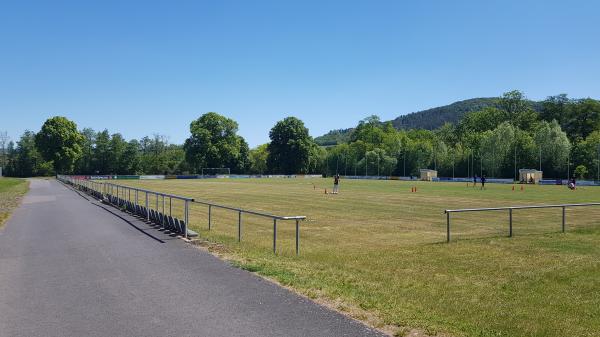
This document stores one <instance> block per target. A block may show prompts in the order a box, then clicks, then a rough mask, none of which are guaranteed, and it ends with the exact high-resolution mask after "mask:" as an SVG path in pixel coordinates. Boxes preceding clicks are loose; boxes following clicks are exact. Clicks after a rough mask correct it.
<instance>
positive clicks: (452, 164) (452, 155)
mask: <svg viewBox="0 0 600 337" xmlns="http://www.w3.org/2000/svg"><path fill="white" fill-rule="evenodd" d="M452 180H454V152H452Z"/></svg>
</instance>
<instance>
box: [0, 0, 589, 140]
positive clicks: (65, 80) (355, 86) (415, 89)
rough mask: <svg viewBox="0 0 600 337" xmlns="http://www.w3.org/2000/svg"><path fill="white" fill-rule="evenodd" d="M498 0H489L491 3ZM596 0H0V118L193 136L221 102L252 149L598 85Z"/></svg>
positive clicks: (1, 125) (5, 122)
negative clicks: (279, 139)
mask: <svg viewBox="0 0 600 337" xmlns="http://www.w3.org/2000/svg"><path fill="white" fill-rule="evenodd" d="M492 2H493V3H494V4H491V3H492ZM598 13H600V4H599V3H598V2H597V1H480V0H479V1H410V2H409V1H400V0H397V1H377V0H373V1H348V0H345V1H324V0H323V1H306V0H303V1H243V0H240V1H200V0H198V1H160V2H159V1H70V2H65V1H39V2H33V1H11V2H8V1H3V2H0V130H7V131H9V134H10V136H11V138H12V139H13V140H15V139H17V138H18V136H19V135H20V134H21V133H22V132H23V131H24V130H25V129H31V130H34V131H38V130H39V128H40V126H41V124H42V123H43V122H44V120H45V119H46V118H47V117H50V116H54V115H64V116H66V117H68V118H70V119H72V120H74V121H75V122H76V123H77V125H78V126H79V128H83V127H92V128H94V129H96V130H101V129H104V128H108V129H109V130H110V131H111V132H120V133H122V134H123V135H124V136H125V137H126V138H128V139H130V138H140V137H142V136H144V135H151V134H153V133H160V134H164V135H167V136H169V138H170V141H171V142H174V143H181V142H183V140H184V139H185V138H186V137H187V136H188V127H189V123H190V122H191V121H192V120H193V119H195V118H197V117H199V116H200V115H201V114H202V113H204V112H208V111H216V112H219V113H222V114H224V115H226V116H228V117H231V118H233V119H235V120H236V121H238V123H239V125H240V131H239V133H240V134H241V135H242V136H244V137H245V138H246V139H247V141H248V142H249V143H250V145H251V146H256V145H258V144H260V143H264V142H267V141H268V131H269V129H270V128H271V127H272V126H273V125H274V123H275V122H276V121H277V120H280V119H282V118H284V117H286V116H290V115H293V116H296V117H299V118H300V119H302V120H304V122H305V123H306V125H307V127H308V128H309V129H310V132H311V134H312V135H313V136H318V135H321V134H323V133H325V132H327V131H328V130H330V129H334V128H345V127H351V126H354V125H355V124H356V123H357V121H358V120H360V119H362V118H364V117H365V116H368V115H371V114H377V115H379V116H381V117H382V119H392V118H394V117H396V116H398V115H400V114H406V113H409V112H412V111H418V110H423V109H426V108H430V107H435V106H439V105H444V104H448V103H451V102H454V101H457V100H461V99H466V98H472V97H483V96H485V97H489V96H498V95H500V94H501V93H503V92H505V91H508V90H511V89H520V90H523V91H524V92H525V94H526V95H527V96H528V97H529V98H532V99H543V98H545V97H546V96H548V95H554V94H558V93H568V94H569V96H571V97H596V98H597V97H598V96H599V95H598V94H599V93H600V43H599V42H600V24H598Z"/></svg>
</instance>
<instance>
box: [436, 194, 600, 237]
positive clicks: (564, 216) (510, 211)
mask: <svg viewBox="0 0 600 337" xmlns="http://www.w3.org/2000/svg"><path fill="white" fill-rule="evenodd" d="M586 206H600V203H597V202H596V203H594V202H592V203H585V204H560V205H532V206H508V207H491V208H464V209H447V210H445V211H444V213H446V242H450V214H451V213H465V212H487V211H506V210H508V237H512V236H513V210H516V209H532V208H535V209H539V208H562V232H563V233H564V232H565V230H566V225H567V214H566V210H567V207H586Z"/></svg>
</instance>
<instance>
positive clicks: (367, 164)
mask: <svg viewBox="0 0 600 337" xmlns="http://www.w3.org/2000/svg"><path fill="white" fill-rule="evenodd" d="M367 165H368V163H367V151H365V177H366V176H367Z"/></svg>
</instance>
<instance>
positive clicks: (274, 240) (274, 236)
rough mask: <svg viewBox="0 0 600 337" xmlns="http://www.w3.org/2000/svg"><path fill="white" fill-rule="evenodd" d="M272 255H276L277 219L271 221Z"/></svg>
mask: <svg viewBox="0 0 600 337" xmlns="http://www.w3.org/2000/svg"><path fill="white" fill-rule="evenodd" d="M273 254H277V219H276V218H274V219H273Z"/></svg>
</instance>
